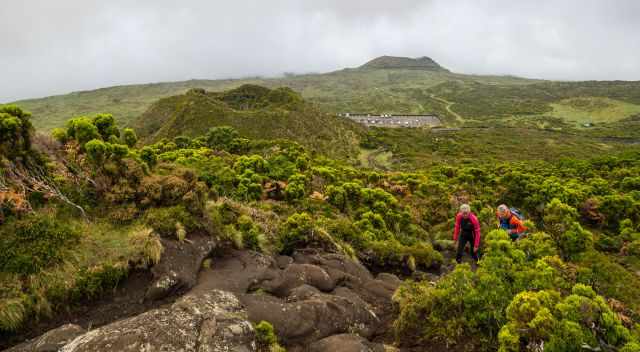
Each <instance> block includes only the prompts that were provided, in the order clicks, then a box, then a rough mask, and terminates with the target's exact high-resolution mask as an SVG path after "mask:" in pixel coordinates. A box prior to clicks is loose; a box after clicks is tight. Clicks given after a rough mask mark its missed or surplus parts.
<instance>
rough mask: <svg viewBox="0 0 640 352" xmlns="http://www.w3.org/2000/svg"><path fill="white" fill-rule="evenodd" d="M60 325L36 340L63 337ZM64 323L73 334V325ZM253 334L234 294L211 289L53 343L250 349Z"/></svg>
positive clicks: (78, 351)
mask: <svg viewBox="0 0 640 352" xmlns="http://www.w3.org/2000/svg"><path fill="white" fill-rule="evenodd" d="M60 329H62V328H60ZM60 329H56V330H53V331H51V332H50V333H47V334H45V335H43V336H42V337H41V338H39V339H38V341H40V340H42V341H44V340H46V339H49V340H51V341H53V340H54V339H51V338H50V337H51V336H56V335H61V337H62V335H64V334H61V333H60ZM69 329H70V330H72V331H73V332H74V334H76V332H77V329H76V328H74V329H71V328H69ZM48 335H49V337H47V336H48ZM76 335H77V334H76ZM56 340H57V339H56ZM254 340H255V332H254V330H253V327H252V325H251V323H249V322H248V321H247V320H246V312H245V310H244V309H243V308H242V306H241V305H240V302H239V301H238V299H237V298H236V296H235V295H233V294H231V293H229V292H224V291H215V290H214V291H211V292H210V293H208V294H202V295H187V296H184V297H182V298H180V299H179V300H178V301H176V302H175V303H174V304H172V305H171V306H170V307H168V308H160V309H153V310H150V311H148V312H145V313H143V314H140V315H138V316H135V317H132V318H128V319H124V320H120V321H116V322H114V323H111V324H108V325H105V326H103V327H100V328H98V329H95V330H91V331H88V332H85V333H81V334H80V335H78V336H77V337H76V338H74V339H73V340H72V341H64V342H61V343H60V344H59V345H58V346H60V345H62V347H61V349H60V351H61V352H89V351H103V352H110V351H113V352H143V351H184V352H226V351H238V352H249V351H255V349H256V347H255V341H254ZM54 342H55V341H54ZM12 351H13V352H15V351H25V352H26V351H34V350H33V349H17V350H12ZM37 351H40V350H37ZM43 351H44V350H43ZM56 351H57V349H56Z"/></svg>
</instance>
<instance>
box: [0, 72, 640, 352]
mask: <svg viewBox="0 0 640 352" xmlns="http://www.w3.org/2000/svg"><path fill="white" fill-rule="evenodd" d="M383 61H384V60H383ZM392 61H393V60H392ZM383 64H384V63H383ZM452 77H455V79H454V80H452ZM284 81H287V82H292V85H293V88H294V89H293V90H291V89H288V88H277V89H272V88H265V87H261V86H257V85H253V84H248V85H246V84H245V85H241V86H239V87H235V86H236V85H237V84H238V83H240V82H227V83H226V84H229V85H233V86H234V87H235V88H234V89H230V90H224V91H222V90H220V91H218V92H207V91H205V90H204V89H191V90H189V91H187V92H185V93H184V94H182V95H177V96H171V97H166V98H164V99H161V100H159V101H158V102H156V103H154V104H153V105H152V107H151V108H150V109H149V110H148V111H147V112H146V113H144V114H143V115H142V117H140V118H139V119H138V120H136V122H135V124H132V123H131V121H132V118H130V119H129V120H128V122H129V123H128V124H127V125H128V126H134V127H136V129H135V130H134V129H131V128H122V129H121V128H120V127H119V123H118V122H119V120H118V118H117V117H119V116H118V115H115V116H114V115H110V114H104V113H98V112H95V113H91V114H89V115H86V114H85V116H78V117H73V118H71V119H70V120H68V121H67V122H66V123H63V122H62V121H60V122H59V123H58V124H56V126H57V127H58V128H56V129H54V130H53V131H52V133H51V138H48V137H44V136H34V134H33V132H34V131H33V128H32V127H31V123H30V119H29V113H27V112H24V111H23V110H21V109H19V108H17V107H15V106H2V107H0V128H1V129H0V133H2V136H3V139H2V140H0V157H1V159H0V252H2V253H4V255H3V256H2V257H0V333H2V334H10V331H14V330H16V329H20V328H21V327H23V326H25V325H27V324H28V323H30V322H32V321H33V320H34V319H38V318H41V317H46V316H53V315H56V314H57V313H58V312H59V311H60V310H61V309H65V307H67V306H69V305H73V304H77V303H78V302H81V301H83V300H85V301H86V300H91V299H96V298H98V297H99V296H100V295H102V294H104V293H105V292H109V291H110V290H112V289H114V288H115V287H117V286H118V285H119V283H120V282H121V281H122V280H124V279H125V278H126V277H127V275H128V274H129V272H130V271H131V270H133V269H145V268H149V267H150V266H153V265H154V264H156V263H158V262H159V261H160V260H161V258H162V255H163V251H164V250H163V246H162V243H166V241H180V242H188V241H190V239H192V238H193V237H192V236H195V235H198V236H212V237H214V238H216V239H217V240H218V241H219V242H220V244H221V245H220V246H219V250H222V251H224V250H225V249H226V248H230V247H233V248H237V249H250V250H255V251H260V252H264V253H267V254H291V253H293V252H295V251H296V250H298V249H301V248H315V249H319V250H321V251H325V252H331V253H340V254H343V255H346V256H348V257H350V258H353V259H354V260H357V261H359V262H361V263H363V264H364V265H366V266H368V267H369V268H371V269H372V270H373V271H388V272H395V273H398V274H401V275H403V276H404V277H406V278H416V280H415V281H414V280H412V279H407V281H406V282H405V283H404V284H403V285H402V286H401V288H400V289H399V290H398V291H397V292H396V294H395V295H394V299H395V301H396V303H397V309H398V310H397V313H398V316H397V319H396V320H395V322H394V324H393V330H394V333H395V338H396V343H397V344H398V345H400V346H402V347H408V348H411V347H415V345H416V344H424V345H433V346H434V348H436V349H437V348H439V347H442V348H443V349H444V348H451V349H453V350H459V351H465V350H468V351H471V350H474V351H475V350H487V351H488V350H501V351H527V350H540V349H541V348H542V346H544V348H545V350H548V351H578V350H581V349H591V350H598V349H600V350H612V351H613V350H619V351H637V350H638V346H639V345H638V344H639V343H640V342H639V339H640V336H639V333H640V325H638V324H640V277H639V276H638V274H637V273H638V272H640V178H639V177H638V176H637V175H638V174H639V173H640V150H639V149H638V146H637V145H635V144H634V143H636V142H637V141H638V140H640V132H639V131H640V128H638V127H640V126H639V125H638V124H640V119H638V117H637V116H631V117H626V116H622V115H624V114H627V113H629V114H631V113H634V111H635V110H633V109H634V106H636V105H640V100H639V99H640V95H638V85H637V83H635V82H574V83H556V82H538V81H529V80H522V79H518V78H513V77H475V76H462V75H455V74H451V73H448V72H444V71H442V70H436V71H433V70H428V69H425V70H416V69H408V68H406V67H405V68H402V69H395V68H394V69H378V68H372V67H368V68H362V69H353V70H345V71H340V72H336V73H331V74H327V75H306V76H294V77H289V78H285V79H282V80H280V81H278V80H275V81H268V82H270V83H269V84H270V85H275V83H276V82H284ZM198 83H201V82H198ZM219 83H221V82H217V83H215V84H219ZM376 85H377V87H380V89H379V90H378V89H373V88H371V87H376ZM203 86H204V85H203ZM359 86H360V87H362V88H361V89H354V87H359ZM159 87H160V86H154V89H156V88H158V89H159ZM163 87H165V88H166V89H169V88H167V87H170V85H165V86H163ZM216 87H218V88H220V86H216ZM377 87H376V88H377ZM182 88H185V89H186V86H182ZM225 88H228V87H225ZM119 89H122V90H125V91H126V90H127V89H133V87H120V88H119ZM107 91H109V92H115V91H118V89H115V88H114V89H111V90H107ZM295 91H302V95H299V94H298V93H295ZM103 93H106V91H105V92H103ZM138 93H139V95H135V94H133V95H131V96H132V97H134V98H135V99H138V98H139V97H142V96H144V94H143V93H141V92H138ZM165 93H167V95H168V91H167V92H165ZM86 94H89V95H91V94H95V93H86ZM154 94H161V93H160V92H159V91H156V92H155V93H154ZM163 94H164V93H163ZM302 96H305V97H307V98H308V99H307V100H304V99H302ZM338 96H339V97H338ZM140 99H142V98H140ZM145 99H146V98H145ZM311 102H314V103H311ZM109 104H111V103H109ZM109 104H107V105H104V106H110V105H109ZM358 104H363V105H358ZM369 104H371V105H369ZM556 104H561V105H563V106H570V107H571V109H575V110H576V111H577V110H582V111H590V112H593V113H594V114H595V113H598V112H603V113H602V114H603V115H602V116H601V117H600V118H601V120H599V121H603V122H598V123H597V124H596V125H595V126H593V127H591V128H584V129H583V128H576V126H574V122H573V121H578V119H574V117H567V116H568V115H566V116H565V113H562V114H560V115H562V116H560V115H554V114H556V113H557V112H558V111H559V110H557V109H558V108H557V106H558V105H556ZM123 105H126V104H123ZM623 105H624V109H622V110H620V109H618V108H619V107H620V106H623ZM69 106H70V107H72V108H73V105H72V104H71V105H69ZM101 106H103V105H100V104H98V105H96V108H100V107H101ZM364 106H369V107H374V108H375V109H381V110H380V111H385V110H384V109H387V108H392V109H395V108H399V109H400V110H403V109H405V110H403V111H406V112H421V111H422V112H424V111H427V110H429V111H436V112H439V113H441V114H442V116H443V118H444V119H445V121H446V122H448V123H450V124H457V125H460V126H461V127H462V128H461V129H459V130H453V131H438V130H429V129H378V128H370V129H368V130H365V129H364V128H363V127H361V126H359V125H355V124H353V123H351V122H350V121H345V120H343V119H340V118H337V117H334V116H332V115H329V114H326V113H325V112H323V111H327V110H325V109H334V108H335V109H336V110H335V111H339V110H340V109H343V108H345V107H350V108H349V109H348V110H351V111H353V110H352V109H353V108H354V107H356V108H362V107H364ZM345 110H346V109H345ZM362 111H364V110H362ZM614 111H615V113H614ZM619 111H625V112H624V113H623V114H619ZM116 112H117V111H116ZM605 112H606V113H605ZM614 114H615V115H616V116H613V115H614ZM605 115H607V116H605ZM72 116H74V115H68V116H66V118H69V117H72ZM554 116H556V117H554ZM128 118H129V117H127V116H125V120H126V119H128ZM572 119H573V120H572ZM569 120H572V121H571V122H568V121H569ZM604 121H606V122H604ZM63 126H64V127H63ZM51 127H53V125H52V126H51ZM138 136H139V137H140V138H138ZM363 166H364V167H363ZM462 203H469V204H470V205H471V207H472V209H473V211H474V212H475V213H476V214H477V215H478V218H479V220H480V223H481V226H482V232H483V240H482V244H481V259H480V261H479V263H478V265H477V267H476V266H475V265H474V267H473V269H472V267H471V266H469V265H466V264H462V265H458V266H456V267H455V268H453V263H452V260H451V258H452V252H451V248H452V247H453V243H452V241H451V230H452V226H453V224H452V219H453V218H454V216H455V214H456V211H457V209H458V207H459V206H460V204H462ZM500 203H506V204H509V205H510V206H515V207H517V208H519V209H521V210H522V211H523V212H524V214H525V215H526V218H527V219H528V221H529V222H530V224H529V227H530V229H531V232H530V233H529V234H528V236H527V237H526V238H524V239H522V240H518V241H516V242H512V241H511V240H510V239H509V237H508V235H507V234H506V233H504V232H502V231H500V230H495V226H496V224H495V222H496V220H495V207H496V205H498V204H500ZM427 271H431V272H440V273H442V276H441V277H440V278H439V279H438V280H437V281H436V282H428V281H423V280H419V279H417V278H420V277H425V275H424V272H427ZM276 333H277V332H274V331H273V327H272V326H271V325H270V324H269V323H267V322H261V323H260V324H258V325H257V326H256V334H257V337H258V341H259V342H260V348H261V349H263V350H270V351H278V350H279V348H280V347H279V345H278V344H277V338H276Z"/></svg>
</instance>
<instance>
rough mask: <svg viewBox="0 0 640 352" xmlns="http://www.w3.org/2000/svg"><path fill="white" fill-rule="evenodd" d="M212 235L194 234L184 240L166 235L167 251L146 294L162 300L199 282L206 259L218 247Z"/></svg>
mask: <svg viewBox="0 0 640 352" xmlns="http://www.w3.org/2000/svg"><path fill="white" fill-rule="evenodd" d="M215 245H216V243H215V241H214V239H213V238H211V237H209V236H203V235H200V236H194V237H193V238H191V239H189V241H185V242H184V243H181V242H178V241H176V240H172V239H166V238H163V239H162V246H163V247H164V253H163V254H162V258H161V259H160V262H159V263H158V264H156V265H155V266H154V267H153V268H152V269H151V272H152V273H153V277H154V279H153V281H152V283H151V285H150V286H149V288H148V289H147V292H146V294H145V299H147V300H159V299H162V298H165V297H168V296H171V295H173V294H177V293H179V292H183V291H186V290H188V289H190V288H191V287H193V286H194V285H195V284H196V282H197V277H198V272H199V271H200V268H201V267H202V261H203V260H204V259H205V258H206V257H207V256H208V255H209V253H211V251H212V250H213V249H214V248H215Z"/></svg>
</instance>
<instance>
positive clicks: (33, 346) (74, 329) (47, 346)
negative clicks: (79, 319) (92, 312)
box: [6, 324, 86, 352]
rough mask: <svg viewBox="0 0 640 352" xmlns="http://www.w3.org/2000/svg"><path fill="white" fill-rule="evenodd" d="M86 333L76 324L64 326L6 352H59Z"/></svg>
mask: <svg viewBox="0 0 640 352" xmlns="http://www.w3.org/2000/svg"><path fill="white" fill-rule="evenodd" d="M85 332H86V331H85V330H84V329H83V328H82V327H80V326H78V325H75V324H66V325H62V326H61V327H59V328H57V329H53V330H50V331H48V332H47V333H45V334H44V335H42V336H40V337H38V338H35V339H33V340H31V341H28V342H25V343H22V344H20V345H18V346H15V347H13V348H10V349H8V350H6V352H57V351H59V350H60V348H62V347H63V346H64V345H66V344H67V343H69V342H71V341H72V340H73V339H75V338H76V337H78V336H80V335H82V334H84V333H85Z"/></svg>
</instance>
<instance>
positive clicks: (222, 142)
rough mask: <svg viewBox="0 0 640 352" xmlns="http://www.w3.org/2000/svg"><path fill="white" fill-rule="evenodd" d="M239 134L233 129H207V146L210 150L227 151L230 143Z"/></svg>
mask: <svg viewBox="0 0 640 352" xmlns="http://www.w3.org/2000/svg"><path fill="white" fill-rule="evenodd" d="M238 137H239V134H238V131H236V130H235V129H234V128H233V127H230V126H218V127H212V128H210V129H209V131H208V132H207V135H206V140H207V146H209V148H211V149H224V150H227V149H229V147H230V146H231V142H232V141H233V140H234V139H235V138H238Z"/></svg>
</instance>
